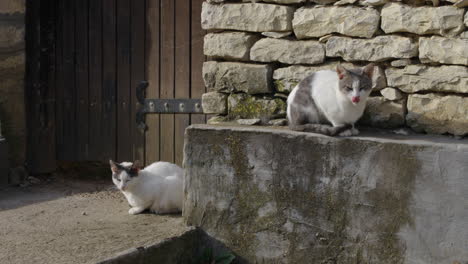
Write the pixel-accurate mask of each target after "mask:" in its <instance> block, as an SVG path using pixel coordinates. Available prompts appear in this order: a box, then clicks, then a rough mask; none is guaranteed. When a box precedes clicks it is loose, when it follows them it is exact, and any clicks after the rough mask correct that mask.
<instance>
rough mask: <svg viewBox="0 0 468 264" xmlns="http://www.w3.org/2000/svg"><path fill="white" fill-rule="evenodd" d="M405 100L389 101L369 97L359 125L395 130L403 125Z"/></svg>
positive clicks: (382, 98)
mask: <svg viewBox="0 0 468 264" xmlns="http://www.w3.org/2000/svg"><path fill="white" fill-rule="evenodd" d="M405 108H406V100H399V101H390V100H387V99H385V98H384V97H369V99H368V100H367V106H366V109H365V110H364V114H363V115H362V118H361V119H360V120H359V123H360V124H363V125H368V126H372V127H380V128H396V127H401V126H403V125H404V124H405V110H406V109H405Z"/></svg>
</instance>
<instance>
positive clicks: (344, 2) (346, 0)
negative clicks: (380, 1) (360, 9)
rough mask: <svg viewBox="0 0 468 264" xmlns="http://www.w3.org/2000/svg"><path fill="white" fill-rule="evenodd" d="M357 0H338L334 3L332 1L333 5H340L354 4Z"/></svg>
mask: <svg viewBox="0 0 468 264" xmlns="http://www.w3.org/2000/svg"><path fill="white" fill-rule="evenodd" d="M357 1H358V0H340V1H338V2H336V3H334V4H333V5H335V6H341V5H351V4H354V3H356V2H357Z"/></svg>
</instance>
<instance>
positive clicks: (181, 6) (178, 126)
mask: <svg viewBox="0 0 468 264" xmlns="http://www.w3.org/2000/svg"><path fill="white" fill-rule="evenodd" d="M175 4H176V6H177V8H176V9H175V18H176V21H175V65H177V67H176V70H175V97H176V98H189V97H190V44H191V43H190V42H191V41H190V30H191V29H190V15H191V10H190V1H187V0H175ZM189 122H190V115H189V114H177V115H175V120H174V125H175V128H174V148H175V150H174V151H175V153H174V154H175V159H174V161H175V163H176V164H178V165H180V166H182V161H183V156H184V153H183V150H184V132H185V128H186V127H187V126H188V125H189Z"/></svg>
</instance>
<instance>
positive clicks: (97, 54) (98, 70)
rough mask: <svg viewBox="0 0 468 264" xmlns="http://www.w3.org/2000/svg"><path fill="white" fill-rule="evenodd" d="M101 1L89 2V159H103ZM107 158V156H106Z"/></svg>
mask: <svg viewBox="0 0 468 264" xmlns="http://www.w3.org/2000/svg"><path fill="white" fill-rule="evenodd" d="M102 11H103V10H102V1H90V2H89V17H88V19H89V42H88V43H89V113H90V115H89V159H91V160H103V159H105V158H106V157H105V155H104V153H103V151H102V150H103V148H102V147H103V146H102V145H103V142H101V139H102V137H103V135H102V128H103V127H105V126H107V124H106V123H103V122H102V117H101V116H102V112H103V104H102V100H103V98H102V44H103V42H102V40H103V38H102V33H103V32H102ZM107 158H109V156H107Z"/></svg>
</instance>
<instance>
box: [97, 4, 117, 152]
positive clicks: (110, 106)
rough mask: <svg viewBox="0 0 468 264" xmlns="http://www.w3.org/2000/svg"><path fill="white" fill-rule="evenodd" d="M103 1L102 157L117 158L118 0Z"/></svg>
mask: <svg viewBox="0 0 468 264" xmlns="http://www.w3.org/2000/svg"><path fill="white" fill-rule="evenodd" d="M102 3H103V13H102V16H103V20H102V22H103V25H102V26H103V43H102V47H103V50H102V63H103V72H102V74H103V80H102V81H103V83H102V98H101V104H102V105H103V108H102V116H101V117H102V122H101V129H102V133H101V136H102V137H101V144H100V146H101V147H102V155H103V156H102V158H103V159H109V158H112V159H115V158H116V143H117V141H116V70H117V68H116V37H117V35H116V2H115V0H102Z"/></svg>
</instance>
